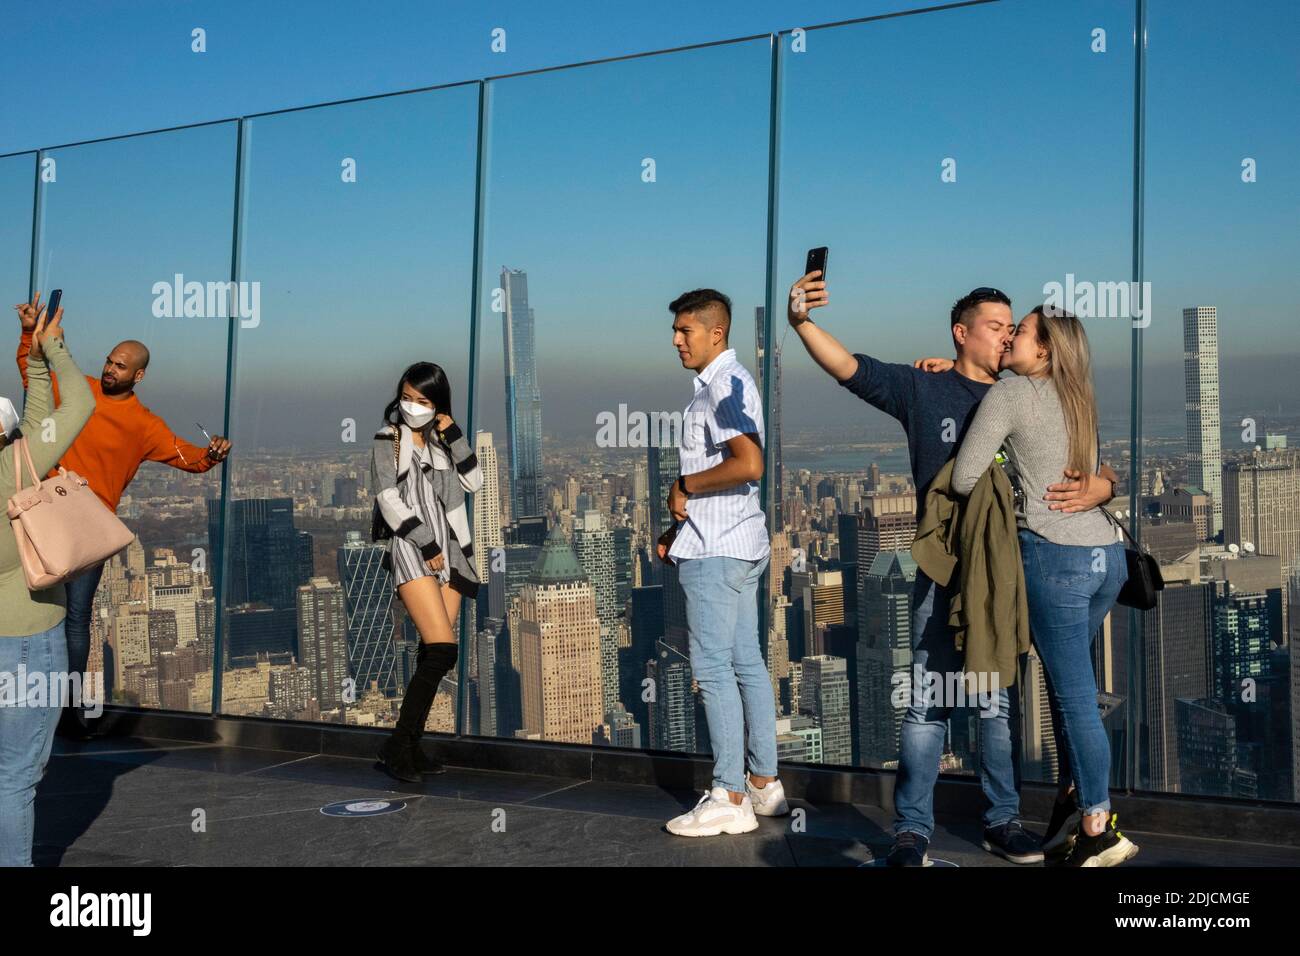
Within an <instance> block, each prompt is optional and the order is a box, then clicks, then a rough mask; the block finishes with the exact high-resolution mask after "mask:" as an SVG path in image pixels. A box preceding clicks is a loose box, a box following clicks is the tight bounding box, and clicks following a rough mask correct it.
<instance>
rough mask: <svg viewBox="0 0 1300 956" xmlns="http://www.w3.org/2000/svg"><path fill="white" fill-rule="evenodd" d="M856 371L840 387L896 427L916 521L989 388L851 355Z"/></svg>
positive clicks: (959, 377) (948, 375)
mask: <svg viewBox="0 0 1300 956" xmlns="http://www.w3.org/2000/svg"><path fill="white" fill-rule="evenodd" d="M854 357H855V358H856V359H857V360H858V370H857V371H856V372H855V373H854V374H853V375H852V376H851V377H850V378H848V379H846V380H845V381H842V382H840V384H841V385H843V386H844V387H845V388H847V389H848V390H849V391H850V392H852V393H853V394H854V395H856V396H858V398H860V399H862V400H863V401H864V402H866V403H867V404H869V405H874V406H875V407H876V408H878V409H880V410H881V411H882V412H884V413H885V414H886V415H890V416H892V417H894V418H896V419H898V421H899V422H900V423H901V424H902V426H903V431H904V432H906V433H907V451H908V456H909V457H910V458H911V461H912V480H913V481H914V482H915V483H916V516H917V520H918V521H919V520H920V518H921V514H922V513H923V512H924V511H925V493H926V492H927V491H928V490H929V488H930V483H931V482H932V481H934V477H935V475H937V474H939V469H941V468H942V467H943V466H944V464H946V463H947V462H948V460H949V459H951V458H954V457H955V456H956V454H957V449H958V447H959V446H960V445H961V440H962V438H963V437H965V435H966V429H967V428H969V427H970V423H971V421H972V420H973V419H974V418H975V409H976V408H977V407H978V406H979V403H980V400H981V399H982V398H983V397H984V395H985V393H986V392H987V391H988V390H989V389H990V388H992V387H993V385H992V383H985V382H977V381H975V380H974V379H969V378H967V377H966V376H965V375H962V374H960V373H959V372H958V371H957V370H956V369H949V370H948V371H947V372H941V373H934V372H924V371H922V370H921V369H917V368H912V366H910V365H899V364H894V363H892V362H881V361H878V360H876V359H873V358H872V357H871V356H869V355H855V356H854Z"/></svg>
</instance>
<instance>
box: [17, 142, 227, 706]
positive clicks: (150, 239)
mask: <svg viewBox="0 0 1300 956" xmlns="http://www.w3.org/2000/svg"><path fill="white" fill-rule="evenodd" d="M235 127H236V124H234V123H222V124H216V125H213V126H205V127H200V128H195V129H189V130H181V131H175V132H167V133H157V134H151V135H147V136H138V137H131V138H128V139H121V140H113V141H109V142H104V143H94V144H88V145H84V146H74V147H69V148H66V149H57V150H50V151H47V152H46V153H44V154H43V157H44V159H45V160H47V161H48V164H47V165H43V167H42V176H41V184H40V188H41V213H42V222H41V224H40V246H39V249H38V260H37V262H38V267H37V280H36V288H37V289H40V290H42V291H44V292H46V293H48V291H49V290H50V289H52V288H61V289H62V290H63V308H64V310H65V314H64V321H63V327H64V329H65V330H66V335H67V342H68V346H69V349H70V351H71V352H72V355H73V357H74V358H75V359H76V361H77V363H78V365H79V366H80V367H81V369H82V371H83V372H85V373H86V374H87V375H88V376H89V377H91V378H93V379H95V384H94V385H93V386H92V387H93V388H94V389H95V390H96V391H97V409H98V410H97V412H96V416H95V417H92V423H94V422H95V420H96V418H99V420H100V422H101V423H103V422H104V421H105V420H107V421H110V422H113V423H115V425H114V426H107V425H103V424H101V427H100V428H99V429H98V430H97V431H95V432H93V433H92V432H89V431H85V430H83V432H82V435H81V436H80V437H79V438H78V442H77V443H74V445H73V448H72V451H71V452H70V454H72V453H80V454H82V456H83V460H85V459H93V458H94V456H95V455H96V453H98V454H102V455H104V456H106V457H108V458H112V459H114V460H115V461H117V462H118V463H119V464H120V465H121V467H122V468H124V469H125V474H124V477H126V478H128V480H129V476H130V474H131V473H134V480H129V483H128V484H126V486H125V487H123V488H121V489H120V497H118V499H117V500H116V501H114V500H112V499H113V497H114V496H115V495H116V494H117V492H118V490H119V489H118V488H117V486H116V485H113V484H111V483H110V482H109V481H108V479H107V478H105V477H104V476H105V475H106V474H108V473H109V472H111V470H112V469H110V468H105V469H104V470H103V471H102V472H101V471H99V470H97V469H95V468H93V467H92V468H89V469H87V468H81V469H80V470H82V471H85V472H86V477H87V478H88V480H89V481H90V483H91V487H92V488H94V489H95V490H96V491H97V492H100V493H101V495H100V496H101V499H103V498H105V496H106V495H107V496H108V501H107V503H108V504H109V505H113V504H116V505H117V513H118V516H119V517H120V518H121V519H122V520H123V521H124V522H126V524H127V526H128V527H130V528H131V530H132V531H134V532H135V533H136V539H135V540H134V541H133V542H132V543H131V544H130V545H129V546H128V547H127V548H126V550H125V551H123V552H122V553H120V554H118V555H116V556H114V557H113V558H111V559H109V561H108V562H107V563H106V564H105V565H103V569H102V574H101V576H100V578H99V582H98V586H97V588H96V589H95V590H94V591H93V604H92V608H91V614H90V617H89V624H88V633H85V634H83V635H82V636H81V637H80V639H79V638H78V635H77V633H75V631H74V625H73V624H71V623H70V624H69V655H70V657H74V658H75V657H76V656H77V655H78V654H84V655H86V659H87V666H88V667H89V670H90V671H91V672H94V671H98V670H101V669H102V670H103V672H104V675H105V684H106V686H107V687H108V689H109V690H110V691H111V695H112V697H111V699H112V700H113V701H115V702H117V703H125V704H132V705H137V706H141V707H162V708H166V709H171V710H198V711H206V710H208V709H209V708H210V706H211V673H212V668H211V664H212V646H213V640H214V635H215V627H214V623H215V615H214V599H213V591H212V567H211V558H210V554H209V551H208V540H207V535H206V534H205V530H206V527H205V524H206V512H207V502H208V501H209V500H211V499H214V498H216V497H217V496H218V494H219V491H220V474H221V470H220V468H219V467H213V464H212V463H211V462H210V461H207V460H205V459H204V457H203V456H204V451H205V448H206V446H207V445H208V440H207V438H205V437H204V435H203V431H202V429H201V428H200V426H199V424H198V423H202V426H203V428H206V430H207V431H208V433H209V434H210V435H220V434H223V433H224V431H225V422H224V420H223V419H224V413H223V396H224V394H225V372H226V326H227V319H226V313H225V312H224V310H222V309H220V308H214V307H213V306H215V305H216V300H215V298H214V296H213V295H212V294H211V293H215V292H217V291H219V290H220V289H222V288H223V287H222V285H221V284H222V283H224V282H225V281H226V280H227V279H228V278H229V273H230V235H231V223H232V216H233V208H234V159H235ZM209 290H211V292H210V291H209ZM131 340H135V341H138V342H139V343H143V345H144V346H145V347H146V348H147V350H148V354H147V358H146V359H145V362H146V364H145V366H144V367H143V368H144V371H145V376H144V378H142V379H141V380H140V381H139V382H138V383H137V384H136V385H135V386H134V394H133V395H131V396H129V397H122V395H125V394H126V393H119V395H118V398H119V399H120V400H119V401H116V402H115V403H114V404H113V405H112V406H109V405H108V404H107V402H109V401H113V399H112V398H106V397H104V396H103V394H102V393H103V392H104V391H105V390H109V391H111V390H112V389H114V388H115V384H116V383H115V382H114V381H112V380H108V379H104V378H102V377H101V370H103V374H104V375H109V374H110V371H109V368H108V365H109V363H108V360H107V357H108V356H110V355H112V356H115V357H116V356H119V355H120V353H121V348H120V347H119V343H129V342H130V341H131ZM136 361H137V362H138V358H137V360H136ZM111 374H113V375H120V374H122V373H121V371H120V370H115V371H113V372H112V373H111ZM106 386H107V388H106ZM150 413H153V414H154V415H157V416H159V417H160V420H157V419H153V420H151V419H150ZM114 427H117V428H120V432H116V433H115V432H114V431H113V428H114ZM115 435H116V436H117V437H115ZM123 456H128V457H126V458H125V459H124V458H123ZM137 456H138V457H137ZM145 459H148V460H147V461H146V460H145ZM137 465H138V466H139V471H138V472H135V467H136V466H137ZM87 580H93V579H87ZM88 593H89V592H88ZM79 640H80V642H79ZM78 647H80V650H79V651H78V650H77V648H78ZM72 666H73V667H74V668H79V667H80V666H81V664H80V661H79V660H75V659H74V660H73V662H72Z"/></svg>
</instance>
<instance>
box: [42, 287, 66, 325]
mask: <svg viewBox="0 0 1300 956" xmlns="http://www.w3.org/2000/svg"><path fill="white" fill-rule="evenodd" d="M62 299H63V290H62V289H55V290H54V291H53V292H51V293H50V301H49V302H46V303H45V321H46V322H53V321H54V313H55V312H58V311H59V302H60V301H61V300H62Z"/></svg>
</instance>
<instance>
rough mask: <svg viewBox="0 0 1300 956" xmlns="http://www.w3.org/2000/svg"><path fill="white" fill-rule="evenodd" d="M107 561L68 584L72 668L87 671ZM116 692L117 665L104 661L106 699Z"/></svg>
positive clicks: (69, 647) (70, 664)
mask: <svg viewBox="0 0 1300 956" xmlns="http://www.w3.org/2000/svg"><path fill="white" fill-rule="evenodd" d="M103 574H104V565H103V564H97V565H95V566H94V567H91V568H87V569H86V570H85V571H82V572H81V573H80V574H79V575H77V576H76V577H75V578H73V579H72V580H71V581H69V582H68V583H67V584H66V585H64V587H66V588H67V589H68V590H67V596H68V616H67V618H65V619H64V622H63V623H64V626H65V628H66V630H67V634H68V670H69V671H71V672H72V673H80V674H84V673H85V672H86V664H87V662H88V661H89V660H90V622H91V613H92V608H93V605H94V603H95V591H96V589H97V588H98V587H99V579H100V578H101V577H103ZM112 696H113V668H112V667H111V666H109V662H108V661H105V662H104V701H105V703H107V702H108V701H109V700H110V699H112Z"/></svg>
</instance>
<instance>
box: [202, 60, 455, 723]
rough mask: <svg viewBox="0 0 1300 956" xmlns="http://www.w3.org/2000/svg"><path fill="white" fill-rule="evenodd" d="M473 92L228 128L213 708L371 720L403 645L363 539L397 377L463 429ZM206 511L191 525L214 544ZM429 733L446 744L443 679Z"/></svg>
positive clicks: (391, 598) (387, 709)
mask: <svg viewBox="0 0 1300 956" xmlns="http://www.w3.org/2000/svg"><path fill="white" fill-rule="evenodd" d="M477 110H478V86H477V85H476V84H470V85H466V86H461V87H454V88H449V89H445V90H436V91H432V92H427V93H418V94H410V95H400V96H392V97H383V98H379V99H375V100H369V101H363V102H359V103H351V104H342V105H337V106H328V107H321V108H317V109H310V110H301V111H294V112H289V113H283V114H276V115H271V116H263V117H257V118H254V119H250V120H247V121H246V123H245V125H246V141H245V148H244V169H243V185H244V189H245V192H244V196H243V205H242V214H241V224H240V225H241V243H240V245H241V255H240V262H239V275H240V279H241V281H243V282H247V283H250V284H255V285H256V288H257V289H258V291H259V298H258V303H259V305H260V311H259V315H258V316H257V320H256V321H246V322H241V323H240V326H239V328H237V329H236V331H235V342H236V345H235V353H236V354H235V360H234V363H233V364H234V376H233V379H232V384H231V409H232V412H231V419H232V425H231V432H232V436H231V437H232V439H233V441H234V443H235V448H236V451H235V454H234V455H233V456H232V457H231V459H230V464H229V466H228V467H229V469H230V482H229V501H228V503H227V508H226V513H225V527H224V578H223V595H222V600H223V616H222V638H223V639H222V661H221V667H222V672H221V679H222V694H221V711H222V712H223V713H227V714H244V715H257V716H267V717H279V718H289V719H300V720H302V719H306V720H327V721H331V722H338V723H349V724H356V725H364V726H389V727H391V726H392V725H393V723H394V722H395V720H396V716H397V708H398V705H399V703H400V696H401V693H402V691H403V689H404V688H405V686H406V684H407V681H408V680H409V677H410V674H411V671H412V668H413V667H414V664H415V652H416V644H417V641H418V635H417V633H416V631H415V628H414V625H413V624H412V622H411V621H410V619H409V617H407V616H406V615H405V614H404V613H403V608H402V605H401V603H400V601H397V600H396V599H395V592H394V589H393V580H392V576H391V575H390V573H389V571H388V569H387V568H386V567H385V566H384V557H385V556H386V554H387V551H388V547H387V543H386V542H378V543H376V542H374V541H372V540H371V517H372V508H373V502H374V493H375V489H373V488H371V487H370V461H371V448H372V445H373V439H374V436H375V433H376V431H377V430H378V429H379V428H380V426H381V425H382V424H383V412H384V408H385V406H386V405H387V404H388V403H389V401H391V400H392V398H393V396H394V393H395V392H396V390H397V383H398V377H399V376H400V374H401V372H402V371H403V370H404V369H405V368H406V367H407V366H409V365H411V364H412V363H414V362H416V361H431V362H436V363H437V364H439V365H441V366H442V367H443V368H444V369H445V370H446V373H447V376H448V378H449V379H450V382H451V386H452V414H453V417H454V418H455V419H456V420H457V421H458V422H460V423H461V424H462V426H464V425H465V423H466V422H467V421H468V414H469V408H468V396H469V387H470V386H469V380H468V372H469V342H470V334H469V333H470V290H471V281H472V273H473V267H472V252H473V242H472V237H473V234H474V182H475V173H476V156H475V142H476V131H477ZM220 518H221V514H220V511H219V508H218V504H217V503H216V502H213V503H212V506H211V510H210V512H209V521H208V532H209V536H210V538H211V540H212V541H213V544H214V546H215V543H216V542H217V541H218V540H219V539H220V535H221V523H220ZM444 684H445V685H446V686H445V689H444V692H442V693H440V694H439V695H438V697H437V699H436V702H435V707H434V710H433V712H432V714H431V715H430V717H429V721H428V727H429V729H430V730H436V731H443V732H453V731H454V730H455V712H454V709H453V704H452V701H454V700H455V699H456V695H457V692H458V688H457V687H456V674H455V673H454V672H453V673H452V674H450V675H448V676H447V678H446V679H445V680H444Z"/></svg>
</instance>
